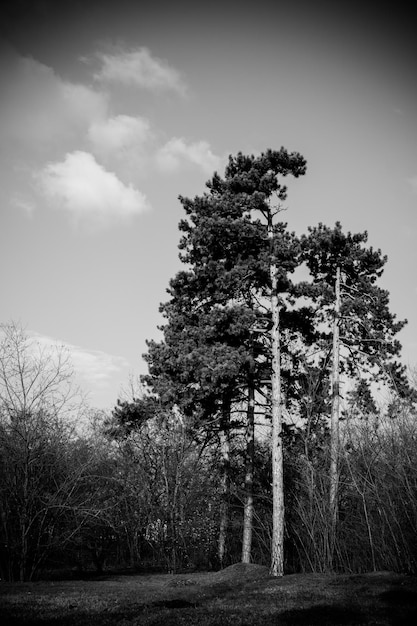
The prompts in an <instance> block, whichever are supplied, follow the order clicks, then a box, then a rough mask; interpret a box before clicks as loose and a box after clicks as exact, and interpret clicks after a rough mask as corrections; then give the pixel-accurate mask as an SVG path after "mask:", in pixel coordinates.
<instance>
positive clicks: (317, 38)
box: [0, 0, 417, 407]
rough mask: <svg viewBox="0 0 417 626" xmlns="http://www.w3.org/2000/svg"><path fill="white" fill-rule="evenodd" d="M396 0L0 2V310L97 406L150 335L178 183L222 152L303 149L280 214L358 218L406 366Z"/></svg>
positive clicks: (414, 56)
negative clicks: (378, 253) (50, 350)
mask: <svg viewBox="0 0 417 626" xmlns="http://www.w3.org/2000/svg"><path fill="white" fill-rule="evenodd" d="M401 4H402V3H401V2H399V3H398V2H397V3H395V4H391V5H385V6H384V9H383V10H382V11H381V9H378V11H373V10H372V9H371V8H368V7H370V6H371V5H374V6H376V5H375V3H366V2H361V3H358V4H355V2H337V3H336V2H328V3H324V2H320V1H317V2H314V3H313V2H311V3H308V2H303V1H300V2H297V3H295V2H294V3H289V2H281V1H280V0H275V2H269V1H266V0H257V2H253V3H248V4H245V3H241V2H239V3H238V2H228V1H227V0H224V1H223V2H222V3H216V2H215V1H212V2H206V3H199V2H195V1H194V2H183V1H181V0H178V1H177V2H161V1H160V0H153V1H152V2H148V1H147V0H141V1H140V2H139V1H136V2H134V1H133V0H131V1H128V0H117V1H113V2H112V1H110V0H109V1H106V0H101V1H99V0H89V1H81V0H73V1H72V2H70V3H67V2H61V1H60V0H32V1H30V0H27V1H26V0H20V1H18V0H14V1H13V2H10V6H9V8H3V9H0V11H2V17H1V19H0V23H1V31H0V34H1V43H0V80H1V83H0V137H1V141H0V255H1V256H0V281H1V282H0V284H1V292H0V294H1V295H0V322H2V323H4V322H8V321H10V320H15V321H21V322H22V324H24V326H26V328H27V329H28V331H30V332H31V333H33V334H35V335H36V336H38V337H39V338H41V340H42V341H57V342H59V343H62V344H64V345H66V346H68V348H69V349H70V350H71V352H72V355H73V362H74V366H75V368H76V370H77V372H78V376H79V380H80V381H81V382H82V384H83V385H84V387H85V389H86V390H88V391H89V392H90V401H91V403H92V404H93V405H95V406H99V407H111V406H112V405H113V404H114V403H115V401H116V399H117V396H118V393H119V389H120V386H121V385H124V384H126V383H127V380H128V377H129V373H133V374H134V375H135V374H140V373H144V372H145V365H144V363H143V360H142V358H141V355H142V353H143V352H144V351H145V349H146V345H145V340H146V339H150V338H158V336H159V335H158V331H157V325H158V324H159V323H160V322H161V319H160V317H159V314H158V305H159V303H160V302H161V301H164V300H166V293H165V290H166V287H167V286H168V281H169V279H170V278H171V277H172V276H173V275H174V274H175V273H176V271H177V270H178V269H180V262H179V261H178V250H177V245H178V241H179V232H178V228H177V225H178V222H179V220H180V219H181V218H182V217H183V214H182V208H181V205H180V203H179V202H178V199H177V197H178V195H179V194H181V195H184V196H194V195H196V194H201V193H203V191H204V183H205V181H206V180H207V179H208V178H209V177H210V176H211V174H212V173H213V171H214V170H219V171H222V168H223V167H224V163H225V159H226V157H227V155H228V154H230V153H236V152H237V151H239V150H241V151H243V152H246V153H255V154H256V153H259V152H261V151H263V150H265V149H267V148H269V147H270V148H273V149H279V148H280V147H281V146H285V147H286V148H287V149H288V150H291V151H292V150H297V151H299V152H301V153H302V154H303V155H304V156H305V157H306V159H307V162H308V172H307V175H306V176H305V177H304V178H303V179H299V180H297V181H296V182H294V184H290V185H289V197H288V201H287V206H288V211H287V213H286V215H285V219H286V220H288V223H289V226H290V227H291V228H293V229H295V230H296V231H297V232H299V233H301V232H305V231H306V230H307V227H308V226H309V225H315V224H317V223H318V222H319V221H322V222H324V223H326V224H328V225H333V224H334V222H335V221H336V220H340V221H341V222H342V224H343V226H344V228H345V229H346V230H352V231H363V230H368V232H369V243H370V244H371V245H373V246H375V247H380V248H381V249H382V251H383V252H384V253H385V254H387V255H388V257H389V262H388V266H387V269H386V271H385V275H384V278H383V281H382V285H383V286H384V287H385V288H387V289H388V290H389V291H390V293H391V308H392V310H394V311H395V312H396V313H397V315H398V317H399V318H404V317H406V318H408V320H409V324H408V326H407V328H406V329H405V330H404V331H403V332H402V333H401V337H400V338H401V340H402V343H403V346H404V351H403V354H404V362H405V363H407V364H410V365H411V366H415V365H416V364H417V314H416V311H417V306H416V305H417V279H416V277H415V270H416V267H417V262H416V261H417V246H416V243H415V242H416V239H417V85H416V80H417V78H416V77H417V72H416V69H417V68H416V63H417V50H416V47H417V46H416V38H415V33H414V32H413V31H412V24H413V22H414V18H413V17H412V15H411V13H407V9H406V8H403V7H402V6H401ZM6 5H7V3H6ZM404 6H405V7H406V6H407V5H404ZM408 6H410V5H408ZM408 10H409V11H411V8H410V9H408Z"/></svg>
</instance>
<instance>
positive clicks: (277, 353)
mask: <svg viewBox="0 0 417 626" xmlns="http://www.w3.org/2000/svg"><path fill="white" fill-rule="evenodd" d="M268 237H269V239H270V242H271V264H270V275H271V314H272V330H271V339H272V372H271V385H272V390H271V404H272V406H271V413H272V545H271V568H270V573H271V575H272V576H282V575H283V574H284V466H283V450H282V397H281V347H280V326H279V300H278V290H277V286H278V281H277V268H276V264H275V261H274V260H273V250H272V245H273V243H272V242H273V229H272V214H271V213H269V215H268Z"/></svg>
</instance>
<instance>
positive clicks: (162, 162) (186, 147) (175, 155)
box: [156, 137, 221, 175]
mask: <svg viewBox="0 0 417 626" xmlns="http://www.w3.org/2000/svg"><path fill="white" fill-rule="evenodd" d="M156 161H157V164H158V166H159V167H160V169H162V170H163V171H166V172H174V171H176V170H178V169H179V168H180V167H181V165H182V164H184V163H187V162H188V163H192V164H193V165H196V166H198V167H200V168H201V169H202V170H203V172H205V173H206V174H208V175H210V174H212V173H213V172H214V171H215V170H217V169H218V168H219V167H220V165H221V158H220V157H218V156H216V155H215V154H214V153H213V152H212V150H211V148H210V144H209V143H208V142H207V141H198V142H195V143H189V144H187V143H186V141H185V140H184V139H183V138H177V137H173V138H172V139H170V140H169V141H168V142H167V143H166V144H165V145H164V146H163V147H162V148H160V149H159V151H158V153H157V155H156Z"/></svg>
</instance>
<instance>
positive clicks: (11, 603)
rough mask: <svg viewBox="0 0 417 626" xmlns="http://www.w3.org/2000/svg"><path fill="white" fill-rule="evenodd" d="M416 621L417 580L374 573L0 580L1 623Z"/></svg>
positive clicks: (246, 569)
mask: <svg viewBox="0 0 417 626" xmlns="http://www.w3.org/2000/svg"><path fill="white" fill-rule="evenodd" d="M415 623H417V579H416V578H410V577H407V576H403V575H399V574H392V573H388V572H380V573H377V574H363V575H354V576H346V575H343V576H331V575H321V574H294V575H290V576H284V577H283V578H281V579H274V578H271V577H269V576H268V571H267V569H266V568H264V567H261V566H257V565H246V566H245V565H240V564H239V565H233V566H231V567H229V568H227V569H225V570H223V571H221V572H216V573H198V574H187V575H185V574H182V575H168V574H167V575H135V576H102V577H101V578H99V579H97V578H96V579H93V580H92V579H90V580H85V581H63V582H36V583H14V584H12V583H4V582H0V624H2V626H18V625H19V626H20V625H24V626H34V625H35V624H39V625H41V624H42V625H43V626H61V625H63V626H87V625H88V626H110V625H113V624H114V625H116V624H117V625H118V626H142V625H143V626H151V625H152V626H160V625H162V626H179V625H183V624H185V625H188V624H196V625H198V626H214V625H218V626H227V625H229V624H230V625H233V626H254V625H257V624H259V625H262V626H269V625H272V624H273V625H274V626H290V625H291V626H309V625H311V626H314V625H317V626H318V625H320V626H338V625H339V624H340V625H345V626H353V625H355V626H356V625H360V624H369V625H371V624H372V625H375V626H376V625H382V626H388V625H390V626H391V625H393V626H396V625H398V626H403V625H406V624H415Z"/></svg>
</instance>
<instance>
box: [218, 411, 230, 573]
mask: <svg viewBox="0 0 417 626" xmlns="http://www.w3.org/2000/svg"><path fill="white" fill-rule="evenodd" d="M222 411H223V415H222V420H221V423H220V431H219V437H220V454H221V503H220V528H219V543H218V558H219V563H220V567H224V562H225V558H226V542H227V531H228V526H229V501H230V439H229V423H230V403H229V402H224V403H223V409H222Z"/></svg>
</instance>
